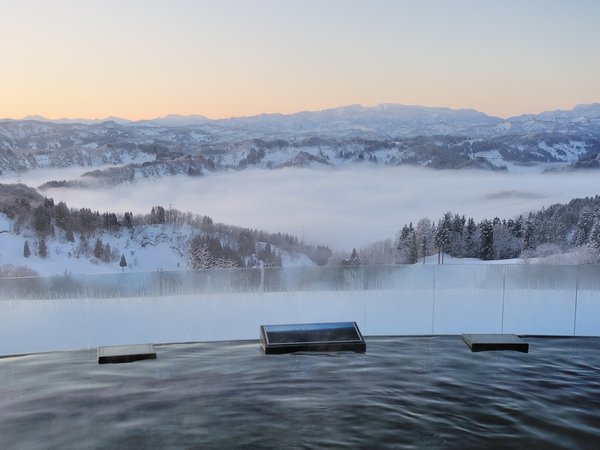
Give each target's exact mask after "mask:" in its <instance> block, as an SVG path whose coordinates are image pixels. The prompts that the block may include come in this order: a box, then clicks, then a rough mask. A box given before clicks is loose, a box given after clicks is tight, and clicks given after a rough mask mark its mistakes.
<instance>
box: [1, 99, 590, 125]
mask: <svg viewBox="0 0 600 450" xmlns="http://www.w3.org/2000/svg"><path fill="white" fill-rule="evenodd" d="M598 104H600V101H591V102H588V103H577V104H575V105H573V106H572V107H571V108H568V109H564V108H560V107H557V108H553V109H544V110H541V111H535V112H523V113H521V114H514V115H508V116H503V115H495V114H489V113H487V112H485V111H482V110H479V109H476V108H471V107H451V106H428V105H422V104H406V103H394V102H383V103H376V104H373V105H366V104H362V103H351V104H345V105H339V106H333V107H330V108H323V109H304V110H299V111H294V112H261V113H258V114H248V115H232V116H226V117H216V118H214V117H209V116H207V115H205V114H202V113H190V114H179V113H166V114H165V115H163V116H156V117H149V118H136V119H133V118H128V117H124V116H120V115H118V114H111V115H108V116H105V117H94V118H91V117H81V116H80V117H69V116H62V117H58V118H52V117H48V116H44V115H41V114H28V115H26V116H23V117H21V118H14V117H4V118H2V119H0V121H22V120H40V119H42V120H46V121H54V122H56V121H61V120H69V121H77V120H85V121H102V122H104V121H110V120H114V119H119V120H125V121H128V122H132V123H134V122H142V121H153V120H160V119H166V118H168V117H182V118H189V117H202V118H205V119H207V120H209V121H219V120H230V119H244V118H252V117H259V116H277V115H278V116H294V115H296V114H302V113H318V112H324V111H331V110H336V109H344V108H351V107H356V106H359V107H362V108H366V109H372V108H377V107H380V106H385V105H394V106H406V107H411V108H425V109H449V110H453V111H476V112H478V113H482V114H485V115H486V116H488V117H492V118H498V119H501V120H508V119H511V118H514V117H520V116H526V115H537V114H542V113H544V112H554V111H572V110H574V109H575V108H577V107H579V106H591V105H598Z"/></svg>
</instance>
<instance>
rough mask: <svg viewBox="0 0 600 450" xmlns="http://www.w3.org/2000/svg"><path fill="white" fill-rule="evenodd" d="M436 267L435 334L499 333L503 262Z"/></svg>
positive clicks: (500, 328)
mask: <svg viewBox="0 0 600 450" xmlns="http://www.w3.org/2000/svg"><path fill="white" fill-rule="evenodd" d="M434 267H435V273H434V277H435V306H434V332H435V334H462V333H500V332H501V330H502V301H503V282H504V266H499V265H488V264H481V265H472V266H466V265H440V266H434Z"/></svg>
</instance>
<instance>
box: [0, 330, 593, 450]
mask: <svg viewBox="0 0 600 450" xmlns="http://www.w3.org/2000/svg"><path fill="white" fill-rule="evenodd" d="M526 340H527V341H528V342H529V343H530V353H529V354H523V353H517V352H484V353H470V352H469V350H468V349H467V348H466V346H465V345H464V344H463V343H462V341H461V340H460V337H458V336H452V337H448V336H446V337H433V338H429V337H425V338H418V337H411V338H387V339H384V338H378V339H368V342H367V349H368V350H367V353H366V354H356V353H333V354H288V355H276V356H266V355H263V354H262V353H260V351H259V349H258V343H257V342H230V343H210V344H188V345H167V346H159V347H158V349H157V350H158V359H157V360H155V361H140V362H136V363H132V364H121V365H102V366H99V365H98V364H97V363H96V354H95V351H93V350H86V351H76V352H63V353H48V354H39V355H31V356H27V357H13V358H5V359H0V380H2V383H1V384H0V448H3V449H22V448H27V449H36V448H61V449H67V448H77V449H81V448H89V449H96V448H111V449H114V448H278V449H280V448H319V449H320V448H484V447H485V448H493V447H495V448H501V447H505V448H530V449H531V448H595V446H596V445H597V443H598V441H599V440H600V414H599V411H600V396H598V392H600V352H599V351H598V350H599V349H600V338H561V339H558V338H526Z"/></svg>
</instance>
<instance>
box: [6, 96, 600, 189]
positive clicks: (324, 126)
mask: <svg viewBox="0 0 600 450" xmlns="http://www.w3.org/2000/svg"><path fill="white" fill-rule="evenodd" d="M120 120H121V119H118V118H111V120H107V121H103V122H98V123H90V124H83V123H54V122H47V121H40V120H16V121H14V120H12V121H11V120H9V121H0V173H2V171H21V170H28V169H33V168H42V167H69V166H86V167H90V168H97V167H98V166H100V165H106V164H110V165H116V166H118V167H117V168H113V169H106V170H108V172H110V173H99V171H94V173H93V175H92V174H90V175H91V176H93V177H95V178H98V177H100V178H103V179H104V178H106V179H107V180H115V179H119V180H121V181H127V180H133V179H135V178H137V177H162V176H171V175H178V174H187V175H193V176H198V175H203V174H205V173H206V172H207V171H224V170H242V169H245V168H247V167H260V168H266V169H275V168H279V167H289V166H313V165H325V166H340V165H344V164H347V163H362V162H370V163H374V164H379V165H388V166H389V165H402V164H412V165H418V166H424V167H432V168H437V169H459V168H467V167H474V168H483V169H493V170H514V169H520V168H522V167H523V166H536V167H539V168H540V170H542V169H546V168H549V167H552V168H555V169H556V168H558V169H562V168H564V167H566V166H569V165H570V167H572V168H574V169H583V168H594V167H597V165H598V164H597V162H596V161H597V154H598V153H600V104H598V103H595V104H590V105H579V106H577V107H575V108H574V109H572V110H569V111H562V110H557V111H547V112H543V113H541V114H536V115H522V116H516V117H513V118H510V119H500V118H497V117H493V116H488V115H486V114H484V113H481V112H478V111H475V110H471V109H462V110H454V109H450V108H430V107H421V106H406V105H396V104H382V105H378V106H375V107H364V106H361V105H350V106H346V107H342V108H333V109H327V110H323V111H316V112H300V113H296V114H291V115H282V114H262V115H258V116H252V117H238V118H231V119H220V120H210V119H208V118H206V117H204V116H177V115H170V116H165V117H164V118H161V119H156V120H151V121H138V122H125V123H120V122H119V121H120ZM589 161H591V162H589ZM100 172H101V171H100ZM75 184H77V183H75Z"/></svg>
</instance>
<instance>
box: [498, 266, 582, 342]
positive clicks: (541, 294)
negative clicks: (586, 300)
mask: <svg viewBox="0 0 600 450" xmlns="http://www.w3.org/2000/svg"><path fill="white" fill-rule="evenodd" d="M576 289H577V266H548V265H515V266H506V280H505V294H504V332H505V333H514V334H534V335H573V324H574V318H575V299H576Z"/></svg>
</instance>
